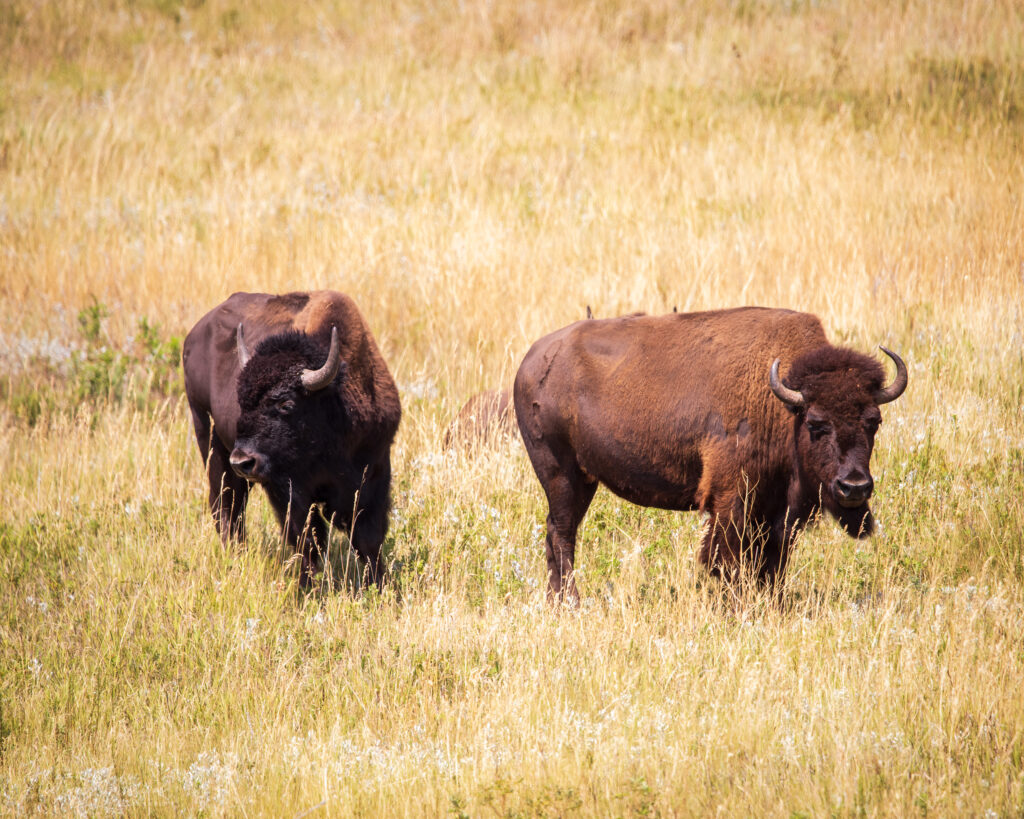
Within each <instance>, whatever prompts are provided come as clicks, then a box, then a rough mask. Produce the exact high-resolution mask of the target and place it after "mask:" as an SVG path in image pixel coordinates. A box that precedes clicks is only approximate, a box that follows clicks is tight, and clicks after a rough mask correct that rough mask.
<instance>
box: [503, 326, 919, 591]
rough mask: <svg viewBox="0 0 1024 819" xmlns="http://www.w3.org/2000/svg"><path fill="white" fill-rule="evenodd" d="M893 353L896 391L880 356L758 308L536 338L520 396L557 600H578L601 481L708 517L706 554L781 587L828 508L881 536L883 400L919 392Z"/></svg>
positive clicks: (521, 375) (715, 568)
mask: <svg viewBox="0 0 1024 819" xmlns="http://www.w3.org/2000/svg"><path fill="white" fill-rule="evenodd" d="M883 350H884V348H883ZM885 352H886V353H887V355H889V356H890V357H891V358H892V359H893V361H894V362H895V364H896V377H895V380H894V381H893V383H892V384H890V385H889V386H883V382H884V373H883V369H882V367H881V365H880V364H879V363H878V362H877V361H875V360H874V359H872V358H869V357H868V356H865V355H862V354H860V353H857V352H854V351H853V350H848V349H843V348H838V347H833V346H832V345H830V344H829V343H828V341H827V340H826V338H825V333H824V330H823V329H822V326H821V322H820V321H819V320H818V319H817V317H815V316H813V315H808V314H806V313H796V312H792V311H790V310H771V309H766V308H759V307H743V308H738V309H734V310H722V311H714V312H705V313H680V314H669V315H665V316H627V317H622V318H613V319H604V320H590V321H579V322H576V323H575V324H571V325H569V326H568V327H564V328H563V329H561V330H558V331H556V332H554V333H551V334H550V335H547V336H545V337H544V338H542V339H540V340H539V341H537V342H536V343H535V344H534V345H533V347H532V348H531V349H530V351H529V352H528V353H527V354H526V357H525V359H524V360H523V363H522V365H521V366H520V368H519V372H518V374H517V375H516V379H515V385H514V403H515V409H516V416H517V419H518V423H519V429H520V431H521V432H522V436H523V441H524V443H525V445H526V449H527V452H528V453H529V456H530V461H531V462H532V464H533V468H534V470H535V471H536V473H537V477H538V478H539V479H540V483H541V486H542V487H543V489H544V492H545V494H546V495H547V499H548V509H549V511H548V519H547V543H546V546H547V560H548V576H549V584H550V585H549V596H550V597H552V598H561V597H562V596H565V597H567V598H568V599H569V600H570V601H572V602H575V601H576V600H578V594H577V590H576V584H575V582H574V580H573V576H572V572H573V560H574V556H575V550H576V531H577V528H578V527H579V525H580V521H581V520H582V519H583V516H584V515H585V514H586V511H587V508H588V507H589V505H590V501H591V499H592V498H593V497H594V492H595V491H596V489H597V485H598V484H599V483H603V484H604V485H605V486H607V487H608V488H609V489H611V490H612V491H613V492H614V493H615V494H617V495H619V496H620V497H622V498H625V499H626V500H628V501H631V502H633V503H637V504H640V505H643V506H655V507H659V508H662V509H675V510H698V509H699V510H701V511H703V512H707V513H708V515H709V521H708V525H707V529H706V531H705V534H704V539H703V543H702V546H701V550H700V554H699V560H700V561H701V563H703V564H704V565H705V566H707V567H708V568H709V569H710V570H711V571H712V573H714V574H718V575H722V576H724V577H725V578H727V579H732V578H735V577H737V576H738V575H739V573H740V572H741V570H742V571H744V572H746V573H749V574H751V575H753V576H754V577H757V578H758V579H759V580H760V581H762V582H763V583H765V584H766V585H769V586H775V585H776V582H777V581H778V580H779V579H780V578H781V577H782V575H783V573H784V571H785V568H786V562H787V559H788V557H789V552H790V547H791V544H792V541H793V538H794V536H795V534H796V533H797V532H798V531H799V530H800V529H801V528H802V527H803V526H804V525H805V524H806V523H807V522H808V521H809V520H810V519H812V518H813V517H814V516H815V515H816V514H817V513H818V511H819V510H820V509H821V508H822V507H823V508H824V509H825V510H826V511H828V512H829V513H830V514H831V515H832V516H833V517H835V518H836V519H837V520H838V521H839V523H840V524H841V525H842V526H843V527H844V529H845V530H846V531H847V532H848V533H849V534H850V535H852V536H854V537H864V536H866V535H868V534H870V532H871V531H872V528H873V525H874V521H873V518H872V516H871V510H870V508H869V506H868V499H869V498H870V497H871V492H872V488H873V482H872V478H871V470H870V464H869V462H870V458H871V450H872V447H873V446H874V438H875V431H876V430H877V429H878V425H879V423H880V422H881V413H880V412H879V410H878V407H879V405H881V404H884V403H886V402H888V401H893V400H895V399H896V398H898V397H899V396H900V394H901V393H902V392H903V391H904V389H906V386H907V369H906V366H905V365H904V363H903V361H902V360H901V359H900V357H899V356H897V355H895V354H894V353H891V352H889V351H888V350H885ZM780 362H781V368H782V372H783V373H784V376H783V378H781V379H780V377H779V369H780Z"/></svg>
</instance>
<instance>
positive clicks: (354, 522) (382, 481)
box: [324, 460, 391, 588]
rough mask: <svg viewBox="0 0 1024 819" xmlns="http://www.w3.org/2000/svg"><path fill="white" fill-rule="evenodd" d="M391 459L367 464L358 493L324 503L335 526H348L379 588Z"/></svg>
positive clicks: (369, 576) (353, 544)
mask: <svg viewBox="0 0 1024 819" xmlns="http://www.w3.org/2000/svg"><path fill="white" fill-rule="evenodd" d="M390 489H391V462H390V460H387V461H385V462H383V463H380V464H376V465H372V466H368V467H366V469H365V470H364V473H363V479H362V482H361V485H360V487H359V490H358V491H357V492H345V493H341V494H340V496H339V497H338V498H336V499H334V500H333V501H332V502H329V503H327V504H326V505H325V508H324V513H325V514H326V515H327V517H328V518H329V519H331V520H332V521H333V522H334V525H335V526H338V527H345V528H347V534H348V536H349V544H350V545H351V547H352V549H353V550H354V551H355V553H356V554H357V555H358V556H359V558H360V559H361V560H362V561H363V562H364V564H365V566H366V579H367V581H368V582H370V583H372V584H373V585H375V586H377V587H378V588H380V586H381V584H382V583H383V582H384V575H385V567H384V561H383V559H382V558H381V547H382V546H383V544H384V538H385V537H386V535H387V533H388V512H389V511H390V508H391V497H390Z"/></svg>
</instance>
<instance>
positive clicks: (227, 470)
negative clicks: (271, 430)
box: [191, 406, 249, 543]
mask: <svg viewBox="0 0 1024 819" xmlns="http://www.w3.org/2000/svg"><path fill="white" fill-rule="evenodd" d="M191 410H192V423H193V426H194V427H195V431H196V442H197V443H198V444H199V452H200V453H201V454H202V456H203V463H205V464H206V474H207V478H208V479H209V482H210V497H209V501H210V511H211V512H212V513H213V519H214V521H215V522H216V524H217V531H218V532H219V533H220V539H221V541H222V542H223V543H227V542H228V540H229V539H234V540H245V504H246V501H247V500H248V498H249V483H248V481H246V480H245V479H244V478H240V477H238V475H236V474H235V471H234V470H233V469H232V468H231V464H230V463H229V461H228V458H229V456H230V454H231V453H229V452H228V450H227V447H225V446H224V444H223V443H221V440H220V438H218V437H217V435H216V434H215V433H214V431H213V426H212V424H211V423H210V416H209V414H207V412H206V411H205V410H203V409H202V408H199V407H195V406H191Z"/></svg>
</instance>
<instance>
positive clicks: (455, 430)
mask: <svg viewBox="0 0 1024 819" xmlns="http://www.w3.org/2000/svg"><path fill="white" fill-rule="evenodd" d="M515 430H516V415H515V411H514V410H513V407H512V390H510V389H504V390H486V391H484V392H478V393H477V394H476V395H474V396H473V397H472V398H470V399H469V400H468V401H467V402H466V403H465V404H463V405H462V409H460V410H459V413H458V415H456V416H455V418H454V419H453V420H452V422H451V424H449V425H448V429H446V430H445V433H444V448H445V449H450V448H451V447H453V446H463V447H469V446H472V445H474V444H479V443H484V442H490V441H493V440H495V439H496V438H499V437H502V436H505V435H512V434H514V433H515Z"/></svg>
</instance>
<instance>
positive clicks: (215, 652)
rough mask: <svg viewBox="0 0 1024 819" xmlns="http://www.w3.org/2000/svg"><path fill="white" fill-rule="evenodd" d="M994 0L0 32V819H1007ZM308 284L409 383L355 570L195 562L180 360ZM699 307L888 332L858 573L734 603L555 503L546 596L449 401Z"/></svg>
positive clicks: (256, 535) (831, 527)
mask: <svg viewBox="0 0 1024 819" xmlns="http://www.w3.org/2000/svg"><path fill="white" fill-rule="evenodd" d="M1022 146H1024V8H1022V6H1021V5H1020V4H1019V3H1018V2H1015V1H1014V0H995V1H994V2H990V1H989V0H985V2H981V1H980V0H979V1H978V2H973V1H972V0H966V1H965V2H952V0H903V2H900V3H886V2H881V0H865V1H864V2H855V1H854V0H834V1H833V0H822V2H804V0H733V2H711V0H699V1H698V2H694V3H686V4H682V3H670V2H667V0H638V2H636V3H633V4H620V3H617V2H612V1H611V0H568V2H512V1H511V0H465V1H464V2H462V0H460V2H452V0H439V2H436V3H430V2H426V1H425V0H389V2H386V3H373V2H365V0H352V1H351V2H344V0H306V2H302V3H285V2H281V0H276V2H275V1H274V0H272V2H264V3H256V2H251V0H183V1H182V2H176V0H101V1H100V2H91V0H90V1H88V2H87V0H53V1H52V2H34V0H3V2H0V814H4V815H15V816H20V815H36V814H43V815H82V816H109V815H150V814H158V815H197V816H221V815H232V816H233V815H246V816H259V815H269V816H296V817H298V816H307V817H319V816H336V817H348V816H445V815H448V816H471V817H478V816H497V817H520V816H522V817H527V816H552V817H555V816H557V817H565V816H658V815H660V816H691V815H692V816H710V815H719V814H722V815H726V816H783V817H786V816H789V817H796V816H826V815H836V816H854V815H870V816H908V815H911V816H914V815H919V816H932V815H940V816H979V817H997V816H998V817H1009V816H1021V815H1022V814H1024V695H1022V693H1021V692H1022V689H1024V329H1022V328H1024V149H1022ZM323 287H326V288H334V289H338V290H342V291H345V292H346V293H348V294H350V295H351V296H352V297H353V298H354V299H355V300H356V302H357V303H358V304H359V305H360V308H361V309H362V311H363V314H364V316H365V317H366V319H367V321H368V323H369V325H370V327H371V328H372V330H373V332H374V333H375V335H376V337H377V339H378V341H379V342H380V344H381V347H382V350H383V352H384V355H385V357H386V358H387V360H388V362H389V365H390V367H391V369H392V372H393V373H394V375H395V378H396V380H397V381H398V383H399V385H400V388H401V391H402V402H403V412H404V415H403V420H402V426H401V429H400V431H399V435H398V439H397V442H396V446H395V450H394V466H395V483H394V488H393V506H394V508H393V513H392V524H391V531H390V534H389V537H388V542H387V550H388V556H389V562H390V564H391V567H392V574H393V582H392V583H391V584H390V585H389V586H388V587H387V588H386V589H385V590H384V591H383V592H382V593H379V594H378V593H377V592H375V591H371V592H367V591H361V590H360V589H359V585H358V583H357V582H356V579H355V575H356V573H357V572H356V567H355V564H354V563H353V562H352V561H351V560H350V559H349V558H348V552H347V546H346V543H345V541H344V538H342V537H340V536H339V537H336V538H335V540H334V542H333V544H332V550H333V554H332V560H331V564H330V567H329V570H328V571H327V572H326V573H325V575H324V576H323V577H322V578H321V580H320V582H319V584H318V586H317V588H315V590H314V591H313V592H312V593H310V594H308V595H307V594H303V593H301V592H300V591H299V590H298V588H297V584H296V582H295V574H294V570H293V569H292V568H290V567H289V566H288V565H287V558H288V555H287V554H286V553H284V550H283V549H282V548H281V543H280V538H279V532H278V529H277V527H276V525H275V522H274V520H273V516H272V514H271V512H270V510H269V506H268V505H267V503H266V502H265V500H264V498H263V496H262V494H261V493H258V492H257V493H254V499H253V501H252V503H251V505H250V521H251V525H250V531H251V538H250V542H249V543H248V544H247V545H246V546H245V547H229V548H225V547H223V546H221V544H220V541H219V539H218V537H217V534H216V532H215V529H214V526H213V522H212V519H211V518H210V516H209V514H208V511H207V509H206V506H205V498H206V489H205V485H204V480H205V479H204V474H203V467H202V463H201V461H200V457H199V454H198V450H197V449H196V447H195V444H194V439H193V435H192V430H191V425H190V420H189V417H188V411H187V406H186V404H185V402H184V399H183V393H182V386H181V370H180V342H181V339H182V338H183V336H184V334H185V333H186V332H187V330H188V328H189V327H190V326H191V324H192V323H193V322H194V321H195V320H196V319H198V318H199V317H200V316H201V315H202V314H203V313H204V312H206V310H208V309H209V308H210V307H211V306H213V305H214V304H216V303H218V302H220V301H221V300H223V299H224V298H225V297H226V296H227V295H228V294H229V293H231V292H233V291H235V290H265V291H272V292H280V291H288V290H295V289H310V288H323ZM741 304H762V305H769V306H785V307H791V308H796V309H802V310H808V311H813V312H815V313H817V314H818V315H819V316H821V318H822V320H823V323H824V325H825V327H826V330H827V332H828V333H829V336H830V338H831V339H832V340H833V341H835V342H837V343H843V344H848V345H851V346H854V347H856V348H858V349H860V350H862V351H864V352H872V351H877V348H876V345H877V344H879V343H882V344H885V345H887V346H889V347H891V348H893V349H895V350H897V351H899V352H900V353H901V354H902V355H903V356H904V357H905V359H906V360H907V362H908V365H909V367H910V387H909V389H908V391H907V393H906V395H904V396H903V398H901V399H900V400H899V401H897V402H896V403H894V404H891V405H889V406H887V407H886V408H884V410H883V416H884V424H883V427H882V429H881V431H880V433H879V437H878V444H877V446H876V449H875V455H874V463H873V470H874V474H875V478H876V481H877V492H876V498H875V501H874V502H873V506H874V508H875V510H876V514H877V516H878V519H879V522H880V525H881V530H880V531H879V532H878V533H877V534H876V535H875V536H874V537H873V538H871V539H870V540H867V541H853V540H851V539H849V538H847V537H846V536H845V535H844V534H843V533H842V532H841V531H840V530H839V528H838V527H837V526H836V525H835V524H834V523H832V522H831V521H828V520H825V521H822V522H821V523H820V524H819V525H817V526H815V527H812V528H810V529H808V530H807V531H806V532H805V533H804V534H803V536H802V537H801V538H800V539H799V541H798V542H797V549H796V552H795V556H794V560H793V563H792V564H791V569H790V574H789V576H788V582H787V585H786V588H785V592H784V604H783V605H781V606H774V605H772V604H771V603H770V601H768V600H765V599H764V598H763V597H761V596H758V595H757V594H755V593H753V592H752V591H751V592H750V593H748V594H744V595H740V596H738V597H736V596H732V595H730V594H728V593H726V592H724V591H723V590H722V588H721V587H720V586H719V585H717V584H716V583H715V582H714V581H712V580H710V579H708V578H706V577H704V576H702V574H701V572H700V571H698V570H697V567H696V566H695V563H694V556H695V554H696V551H697V546H698V544H699V540H700V533H701V521H700V520H699V519H698V517H697V516H696V515H693V514H689V515H686V514H671V513H665V512H659V511H655V510H647V509H641V508H638V507H635V506H631V505H629V504H627V503H625V502H622V501H620V500H618V499H616V498H615V497H613V496H612V495H610V494H609V493H607V492H606V491H604V490H602V491H601V492H599V493H598V496H597V499H596V501H595V503H594V506H593V507H592V509H591V512H590V514H589V515H588V517H587V519H586V520H585V522H584V524H583V527H582V529H581V538H580V547H579V552H578V561H577V566H578V568H579V582H580V589H581V594H582V596H583V603H582V606H581V608H580V610H579V611H578V612H561V613H559V612H556V611H552V610H551V609H550V608H548V607H547V606H546V604H545V602H544V594H543V590H544V586H545V583H546V574H545V572H546V569H545V564H544V555H543V536H542V528H543V521H544V515H545V514H546V506H545V504H544V499H543V495H542V493H541V490H540V486H539V484H538V483H537V481H536V479H535V477H534V475H533V473H532V470H531V469H530V466H529V463H528V461H527V459H526V455H525V451H524V450H523V447H522V444H521V442H520V441H518V440H511V441H500V442H497V443H494V444H493V445H491V446H484V447H481V448H479V449H478V450H476V451H469V452H463V451H445V450H444V449H443V448H442V446H441V441H442V437H443V434H444V429H445V426H446V424H447V423H448V421H449V420H450V419H451V418H452V416H453V415H454V414H455V412H456V411H457V409H458V407H459V406H460V405H461V403H462V402H463V401H464V400H465V399H466V398H468V397H469V396H470V395H471V394H472V393H474V392H476V391H478V390H481V389H485V388H490V387H496V386H501V385H503V384H507V383H509V382H510V381H511V378H512V376H513V374H514V372H515V369H516V367H517V365H518V362H519V361H520V360H521V359H522V356H523V355H524V353H525V352H526V350H527V349H528V347H529V345H530V344H531V343H532V341H533V340H535V339H536V338H538V337H539V336H541V335H543V334H544V333H547V332H549V331H550V330H553V329H555V328H557V327H560V326H562V325H564V324H567V323H569V322H571V321H574V320H577V319H579V318H582V317H583V315H584V314H585V311H586V307H587V305H590V306H591V307H592V308H593V310H594V312H595V314H596V315H598V316H600V317H605V316H611V315H617V314H622V313H627V312H632V311H636V310H643V311H648V312H667V311H670V310H672V309H673V307H678V309H679V310H681V311H685V310H698V309H707V308H716V307H728V306H736V305H741Z"/></svg>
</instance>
